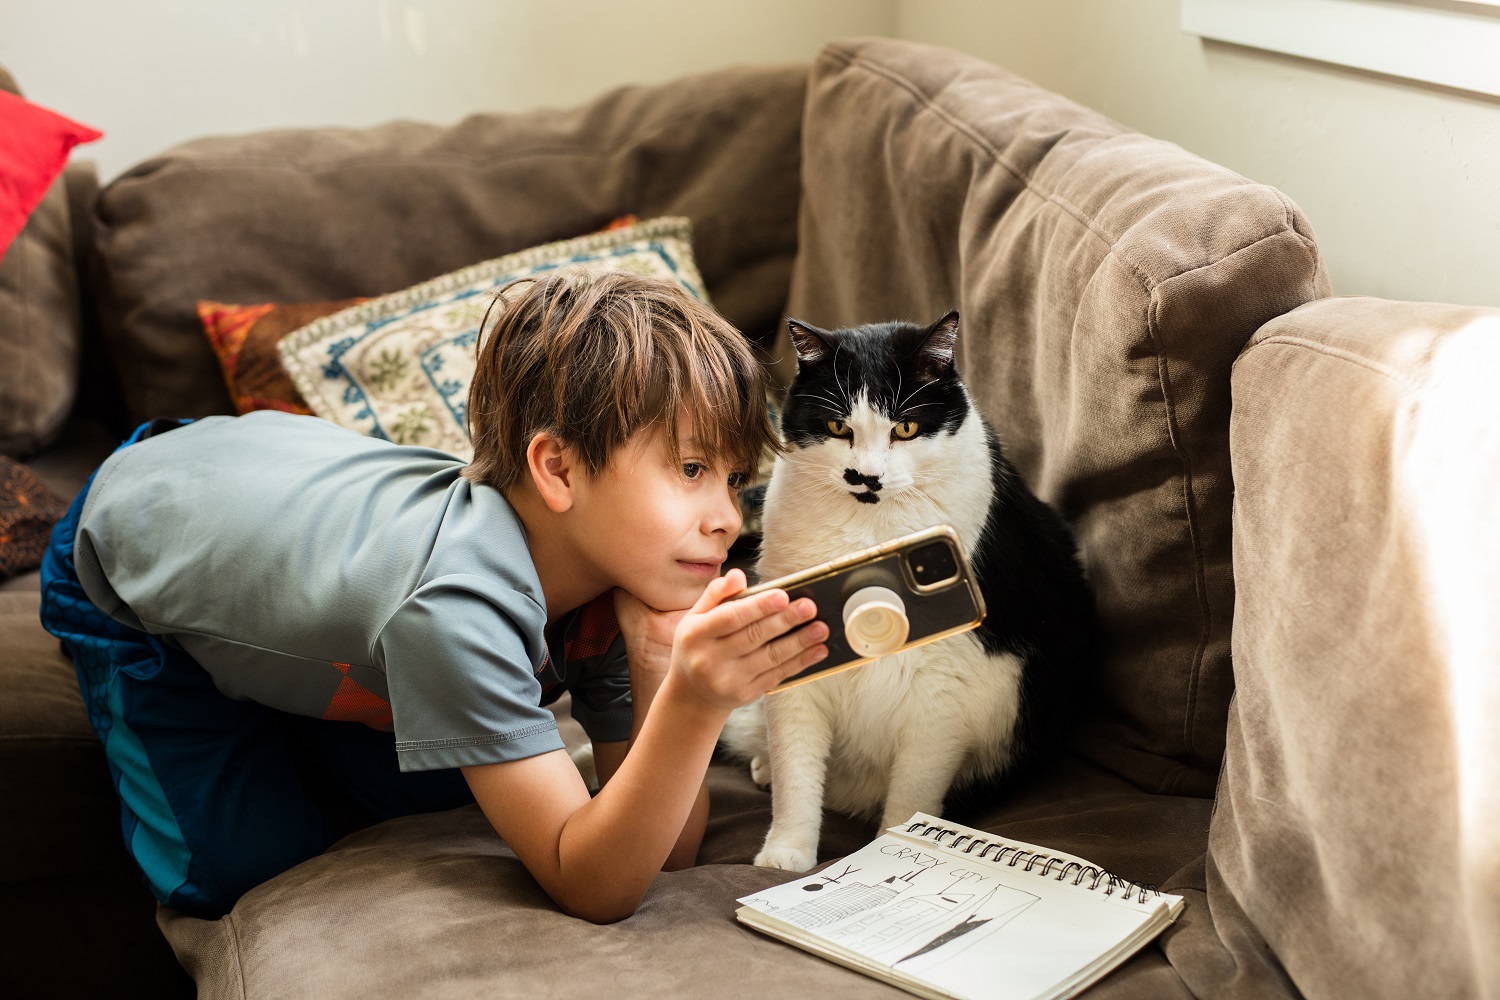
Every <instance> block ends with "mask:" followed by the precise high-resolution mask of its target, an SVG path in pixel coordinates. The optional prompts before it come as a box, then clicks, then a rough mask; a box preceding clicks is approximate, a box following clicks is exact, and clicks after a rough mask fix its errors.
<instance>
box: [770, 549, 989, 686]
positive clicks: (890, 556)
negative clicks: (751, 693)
mask: <svg viewBox="0 0 1500 1000" xmlns="http://www.w3.org/2000/svg"><path fill="white" fill-rule="evenodd" d="M938 550H943V551H938ZM924 554H925V555H924ZM945 554H946V558H947V559H949V560H951V567H950V564H948V563H944V564H943V565H942V567H941V568H940V570H939V572H938V577H939V579H938V580H937V582H936V583H930V584H925V585H924V584H921V583H918V580H919V579H924V578H932V571H931V569H930V568H929V567H928V565H926V564H928V563H931V562H933V561H934V560H933V559H932V558H931V557H932V556H934V555H936V556H937V561H941V560H942V559H943V558H945ZM950 572H951V575H949V574H950ZM771 587H780V588H782V589H784V590H785V591H786V592H787V595H788V596H789V597H790V598H791V599H792V600H794V601H795V600H798V599H799V598H803V597H807V598H810V599H811V600H812V601H813V603H814V604H816V605H817V608H818V614H817V618H816V620H817V621H821V622H824V623H826V624H827V625H828V633H829V634H828V639H827V641H826V643H825V645H826V646H827V647H828V656H827V657H826V658H825V659H823V660H822V661H821V662H819V663H817V664H815V665H814V666H812V667H809V668H808V669H807V670H804V671H802V672H801V673H799V674H795V675H793V676H792V677H789V678H788V679H787V680H785V681H783V682H782V683H781V684H779V685H777V687H776V688H775V690H776V691H781V690H785V689H786V688H788V687H793V686H795V685H798V684H802V683H805V682H807V681H810V680H816V679H818V678H820V677H825V676H827V675H828V674H830V673H836V672H838V671H841V670H847V669H850V668H852V667H857V666H860V665H862V664H865V663H869V662H871V661H872V660H873V659H876V658H877V657H873V656H866V655H861V654H860V653H859V652H856V651H855V649H854V648H853V647H852V646H851V644H850V637H849V635H848V634H847V633H846V631H845V626H844V609H845V606H846V605H847V604H848V603H849V601H850V598H851V597H854V596H855V595H856V594H860V595H861V596H863V595H864V594H867V593H868V592H869V588H875V587H878V588H883V589H884V590H886V591H890V592H892V593H894V594H895V595H896V596H897V597H899V599H900V603H901V604H902V605H904V611H905V618H906V621H907V625H908V631H907V635H906V639H905V641H904V642H903V643H902V644H901V645H900V646H898V647H897V648H895V649H892V650H891V651H890V652H900V651H902V650H906V649H911V648H913V647H915V646H920V645H923V644H925V643H928V642H933V641H936V640H937V639H942V638H945V637H947V636H949V635H955V634H957V633H959V632H964V631H967V630H969V629H971V628H974V627H976V626H977V625H979V624H980V622H982V621H983V620H984V613H985V609H984V599H983V597H981V596H980V594H979V590H978V587H977V586H976V584H975V581H974V577H973V572H972V570H971V569H970V567H969V563H968V559H967V557H966V556H965V554H964V551H963V547H962V546H961V545H960V544H958V538H957V533H956V532H955V531H953V529H952V528H948V527H947V526H940V527H939V528H929V529H925V530H924V531H921V532H917V533H916V534H913V535H909V536H906V537H905V538H900V539H897V540H895V541H893V542H888V543H886V544H885V545H882V546H878V547H876V548H875V549H871V550H868V551H867V552H865V553H859V554H856V555H854V556H851V557H849V558H847V559H842V560H839V561H838V562H836V563H832V564H829V565H827V566H823V567H816V568H814V569H810V570H806V571H804V572H801V573H796V574H793V575H792V576H789V577H783V578H781V579H780V580H772V581H767V582H766V583H764V584H761V585H759V586H757V587H755V588H754V591H761V590H764V589H768V588H771ZM803 627H805V626H803ZM885 655H889V654H885Z"/></svg>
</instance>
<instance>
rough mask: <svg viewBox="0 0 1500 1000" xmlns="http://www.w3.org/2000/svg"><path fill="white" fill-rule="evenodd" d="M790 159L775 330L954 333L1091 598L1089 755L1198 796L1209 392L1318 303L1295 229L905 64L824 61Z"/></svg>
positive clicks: (1143, 139)
mask: <svg viewBox="0 0 1500 1000" xmlns="http://www.w3.org/2000/svg"><path fill="white" fill-rule="evenodd" d="M803 135H804V137H805V138H804V143H803V162H802V197H803V203H802V213H801V221H800V230H799V246H798V253H797V263H796V268H795V271H794V273H793V278H792V293H791V299H790V302H789V303H788V312H789V314H790V315H791V316H794V317H797V318H800V319H804V320H808V321H810V322H812V323H815V324H818V325H821V326H845V325H850V324H854V323H860V322H866V321H874V320H885V319H892V318H909V319H915V320H925V321H929V322H930V321H932V320H935V319H937V318H938V316H940V315H941V314H942V313H943V312H944V311H945V310H947V309H949V308H953V307H958V308H959V309H961V310H962V321H961V329H960V333H959V357H960V363H961V366H962V372H963V374H964V376H965V377H966V379H967V381H968V383H969V385H970V387H971V389H972V390H973V393H974V395H975V397H976V399H977V402H978V404H979V405H980V407H981V408H982V410H983V411H984V412H985V413H986V414H987V416H988V417H989V419H990V420H991V421H992V422H993V423H994V425H995V427H996V430H997V431H998V433H999V436H1000V438H1001V440H1002V442H1003V443H1004V444H1005V446H1006V449H1007V451H1008V453H1009V455H1010V456H1011V458H1012V459H1013V460H1014V461H1015V463H1016V464H1017V466H1018V468H1019V469H1020V471H1021V473H1022V475H1023V476H1024V477H1025V479H1026V480H1027V481H1028V482H1029V483H1030V484H1031V486H1032V488H1033V489H1035V490H1036V491H1037V492H1038V493H1039V494H1040V495H1041V496H1042V497H1043V498H1044V499H1046V500H1048V501H1049V502H1051V503H1053V504H1055V505H1057V506H1058V507H1059V508H1060V509H1061V510H1062V511H1063V512H1064V514H1066V516H1067V517H1068V518H1069V519H1070V520H1071V521H1072V522H1073V524H1074V526H1075V528H1076V530H1077V533H1078V537H1079V542H1080V545H1081V547H1082V550H1083V554H1084V558H1085V562H1086V565H1087V569H1088V572H1089V574H1090V577H1091V579H1092V582H1093V585H1094V588H1095V590H1096V592H1097V594H1098V599H1099V605H1100V612H1101V615H1102V619H1103V625H1104V628H1105V632H1106V641H1107V647H1108V648H1107V652H1106V655H1105V659H1104V663H1103V678H1102V685H1103V692H1104V694H1105V699H1104V700H1105V703H1106V711H1107V713H1108V721H1107V722H1104V723H1103V724H1101V725H1099V726H1094V727H1090V729H1089V730H1088V731H1087V732H1086V733H1085V735H1084V740H1085V743H1086V746H1087V752H1088V753H1089V754H1090V755H1091V756H1093V757H1095V758H1096V759H1098V760H1100V761H1101V762H1103V763H1105V764H1106V765H1107V766H1109V767H1111V768H1113V769H1115V770H1117V771H1119V772H1120V773H1122V774H1124V775H1125V776H1126V777H1128V778H1130V779H1131V780H1133V781H1135V782H1137V783H1138V784H1140V785H1141V786H1142V787H1145V788H1148V789H1151V790H1155V791H1161V792H1184V793H1193V794H1204V795H1211V794H1212V793H1213V783H1214V779H1215V775H1216V773H1217V770H1218V766H1219V761H1220V759H1221V757H1222V755H1223V747H1224V730H1225V718H1226V712H1227V708H1228V701H1229V697H1230V693H1231V690H1232V679H1231V674H1230V664H1229V626H1230V613H1231V609H1232V607H1233V599H1234V592H1233V581H1232V578H1231V572H1230V500H1231V493H1232V484H1231V482H1230V474H1229V439H1228V420H1229V370H1230V365H1231V363H1232V362H1233V361H1234V358H1235V356H1236V355H1237V354H1238V353H1239V351H1240V348H1241V346H1242V345H1243V344H1244V343H1245V342H1246V340H1247V339H1248V338H1249V337H1250V335H1251V334H1252V333H1254V332H1255V330H1256V329H1257V328H1258V327H1259V326H1260V325H1261V324H1263V323H1265V322H1266V321H1267V320H1270V319H1272V318H1273V317H1275V316H1277V315H1279V314H1281V313H1283V312H1286V311H1287V310H1289V309H1291V308H1293V307H1295V306H1297V305H1299V304H1301V303H1303V302H1305V301H1307V300H1309V299H1313V298H1317V297H1320V296H1323V295H1327V294H1329V291H1330V289H1329V286H1328V281H1327V277H1326V274H1325V272H1324V269H1323V267H1322V263H1321V261H1320V259H1319V256H1318V250H1317V247H1316V245H1315V244H1314V242H1313V237H1312V232H1311V230H1310V228H1309V227H1308V225H1307V221H1306V220H1305V219H1304V218H1303V216H1302V214H1301V212H1300V211H1298V209H1297V207H1296V206H1295V205H1293V204H1292V203H1291V202H1290V201H1289V200H1288V199H1287V198H1286V197H1285V196H1284V195H1282V194H1281V193H1279V192H1278V191H1276V190H1274V189H1272V188H1270V187H1267V186H1265V185H1262V184H1256V183H1253V182H1251V181H1248V180H1246V179H1244V178H1243V177H1239V176H1237V175H1235V174H1234V173H1232V172H1230V171H1228V170H1225V169H1223V168H1221V167H1218V166H1215V165H1214V164H1212V163H1208V162H1206V161H1204V160H1202V159H1200V158H1198V157H1196V156H1193V155H1192V154H1190V153H1188V152H1186V151H1184V150H1183V149H1181V148H1179V147H1177V146H1174V145H1172V144H1170V143H1166V142H1161V141H1158V140H1155V139H1151V138H1149V137H1147V136H1144V135H1140V134H1138V133H1135V132H1132V131H1131V130H1129V129H1127V128H1125V127H1124V126H1122V125H1120V124H1118V123H1116V122H1114V121H1111V120H1109V119H1107V118H1105V117H1103V116H1102V115H1099V114H1096V113H1094V112H1092V111H1089V110H1087V109H1085V108H1083V107H1080V106H1078V105H1076V104H1074V103H1072V102H1070V101H1067V100H1065V99H1063V98H1061V97H1059V96H1057V95H1055V94H1051V93H1048V92H1047V91H1044V90H1042V89H1040V88H1038V87H1036V86H1035V85H1033V84H1031V83H1028V82H1027V81H1025V80H1023V79H1020V78H1019V77H1016V76H1014V75H1012V74H1010V73H1008V72H1006V71H1004V70H1001V69H999V68H996V67H994V66H992V65H989V64H987V63H984V62H981V61H979V60H977V59H973V58H970V57H967V56H963V55H960V54H958V53H955V52H951V51H947V50H943V49H936V48H931V47H928V46H922V45H916V44H912V43H907V42H899V41H892V40H889V39H860V40H852V41H843V42H837V43H834V44H832V45H830V46H829V47H827V48H826V49H825V50H824V51H823V52H822V54H821V55H820V56H819V58H818V60H817V62H816V64H815V66H814V67H813V70H812V74H811V77H810V79H809V82H808V96H807V109H806V115H805V118H804V121H803ZM1087 696H1088V693H1086V692H1080V703H1081V704H1082V703H1083V702H1084V701H1085V700H1086V699H1087Z"/></svg>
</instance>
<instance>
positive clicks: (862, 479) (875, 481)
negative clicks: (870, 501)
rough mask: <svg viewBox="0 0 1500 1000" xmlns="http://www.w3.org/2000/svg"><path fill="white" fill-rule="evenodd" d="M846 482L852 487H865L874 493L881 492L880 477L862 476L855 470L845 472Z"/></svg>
mask: <svg viewBox="0 0 1500 1000" xmlns="http://www.w3.org/2000/svg"><path fill="white" fill-rule="evenodd" d="M844 482H846V483H848V484H849V485H850V486H865V487H868V488H869V489H870V490H872V491H873V492H876V493H879V492H880V477H879V476H862V475H860V474H859V473H858V472H857V471H855V470H854V469H845V470H844Z"/></svg>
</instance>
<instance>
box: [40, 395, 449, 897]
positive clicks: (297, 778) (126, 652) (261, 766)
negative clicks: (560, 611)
mask: <svg viewBox="0 0 1500 1000" xmlns="http://www.w3.org/2000/svg"><path fill="white" fill-rule="evenodd" d="M183 423H186V421H175V420H156V421H152V422H150V423H148V424H142V425H141V426H140V427H138V428H137V429H136V431H135V433H133V434H132V435H131V436H130V437H129V438H128V439H127V440H126V441H125V443H124V444H122V445H121V446H120V447H122V448H124V447H128V446H130V445H132V444H135V443H136V442H137V441H140V440H142V439H143V438H147V437H151V436H153V435H155V434H159V433H164V432H167V431H170V430H172V429H174V428H176V427H179V426H181V425H182V424H183ZM92 484H93V478H92V477H90V479H89V482H88V483H86V484H85V485H84V487H83V489H82V490H81V491H80V492H79V494H78V496H77V497H76V498H75V499H74V501H73V504H72V506H71V507H70V508H69V510H68V513H67V514H66V515H65V516H64V517H63V519H62V520H61V521H60V522H58V524H57V527H56V528H54V529H53V532H52V542H51V545H50V547H49V549H48V551H47V553H46V555H45V557H44V559H43V562H42V570H41V577H42V600H41V617H42V625H43V627H45V628H46V629H47V631H49V632H51V633H52V634H53V635H55V636H57V637H58V638H59V639H61V640H62V643H63V646H64V648H65V649H66V650H67V651H68V654H69V655H70V656H71V657H72V659H73V665H74V668H75V669H76V670H77V672H78V685H79V688H80V689H81V690H82V692H83V700H84V704H85V705H86V706H87V708H88V714H89V722H90V723H91V724H92V725H93V727H94V731H95V732H96V733H98V735H99V739H100V740H102V741H103V743H104V755H105V758H106V759H107V761H108V762H109V772H110V777H111V779H112V780H113V782H114V787H115V790H116V792H118V794H119V797H120V821H121V831H122V832H123V834H124V836H125V845H126V848H127V849H128V850H129V852H130V854H131V856H132V857H134V858H135V860H136V862H137V863H138V864H139V865H140V867H141V871H142V872H143V873H144V875H145V878H146V882H147V884H148V885H149V886H150V888H151V891H152V893H153V894H154V895H155V896H156V898H157V899H159V900H161V901H162V902H163V903H166V904H167V905H169V906H171V907H173V908H174V909H178V910H181V911H182V912H184V913H189V914H192V915H194V916H202V917H209V918H214V917H219V916H222V915H223V914H224V913H226V912H228V911H229V909H230V907H232V906H233V905H234V903H235V901H236V900H237V899H239V897H240V896H241V895H243V894H244V893H245V892H246V891H248V890H249V889H251V888H253V887H255V886H256V885H259V884H260V883H261V882H264V881H265V880H267V879H269V878H271V877H272V876H275V875H278V874H280V873H281V872H284V871H286V870H287V869H289V868H291V867H293V866H294V865H297V864H299V863H301V862H302V861H305V860H307V859H308V858H311V857H314V856H315V855H317V854H319V853H321V852H322V851H323V850H324V848H326V847H327V846H328V845H329V844H331V843H332V842H333V841H334V840H336V839H338V837H340V836H343V835H344V834H345V833H348V832H350V831H351V830H354V829H357V828H359V827H360V826H364V825H368V824H370V823H373V822H378V821H380V820H383V819H388V818H391V817H394V816H405V815H410V814H412V813H419V812H433V811H436V810H440V809H452V808H455V807H457V806H460V805H465V804H468V803H471V802H473V801H474V799H473V795H472V794H471V793H470V792H469V789H468V785H467V783H466V782H465V781H464V780H463V776H462V774H461V773H460V772H459V771H456V770H448V771H421V772H410V773H402V772H401V771H400V769H399V768H398V766H397V763H396V746H395V738H394V736H393V735H392V734H391V733H383V732H379V731H377V730H374V729H370V728H369V727H367V726H364V725H362V724H360V723H357V722H333V721H326V720H323V719H313V718H304V717H302V716H297V715H289V714H286V713H284V712H278V711H276V710H274V709H271V708H267V707H265V706H264V705H258V704H256V703H254V702H249V701H239V700H236V699H233V698H229V697H226V696H225V695H223V694H221V693H220V692H219V690H218V689H217V688H216V687H214V685H213V682H212V680H210V678H209V676H208V674H207V672H205V671H204V670H203V668H202V667H200V666H199V665H198V664H197V662H196V661H194V660H193V659H192V658H191V657H189V656H188V655H187V654H186V653H184V652H182V650H180V649H178V648H177V647H176V646H174V645H172V644H171V643H170V642H169V641H164V640H163V639H162V638H161V637H159V636H155V635H151V634H148V633H146V632H141V631H138V630H136V629H133V628H130V627H128V626H125V625H122V624H121V623H119V622H117V621H115V620H114V619H113V618H110V617H109V616H108V615H106V614H104V613H103V612H102V611H100V610H99V609H98V608H97V607H95V606H94V604H93V603H92V602H91V601H90V600H89V598H88V595H87V594H85V593H84V591H83V587H82V586H81V585H80V584H79V582H78V573H77V571H76V569H75V567H74V563H73V541H74V537H75V535H76V534H77V531H78V520H79V517H80V515H81V514H82V512H83V505H84V502H85V501H86V500H87V498H88V492H89V488H90V486H92Z"/></svg>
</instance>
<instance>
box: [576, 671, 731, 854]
mask: <svg viewBox="0 0 1500 1000" xmlns="http://www.w3.org/2000/svg"><path fill="white" fill-rule="evenodd" d="M635 662H636V661H634V660H632V668H631V697H632V700H633V702H634V706H635V718H634V720H633V721H632V723H631V732H630V740H629V741H628V742H627V741H625V740H620V741H618V742H613V743H595V744H594V772H595V774H596V775H597V776H598V778H599V787H600V788H603V787H604V786H605V784H607V783H608V782H609V779H610V778H612V777H614V774H615V772H616V771H618V770H619V769H620V765H621V764H622V763H623V762H624V761H625V755H626V753H627V752H629V750H630V747H631V745H632V744H633V743H634V742H635V740H636V737H638V736H639V735H640V732H641V724H642V722H643V721H644V720H645V718H646V713H647V711H649V709H650V708H651V702H652V700H653V698H655V696H656V689H657V688H658V687H660V686H661V682H662V680H663V679H664V675H663V674H652V673H645V676H641V674H642V673H644V672H643V671H640V670H639V669H638V668H637V667H636V666H635V665H634V664H635ZM708 807H709V799H708V780H707V778H705V779H704V781H703V782H702V783H701V785H700V786H699V788H698V799H697V801H696V802H694V803H693V810H692V812H691V813H689V814H688V821H687V824H686V825H685V826H684V827H683V828H682V834H681V836H679V837H678V838H677V844H676V846H674V847H673V848H672V853H671V854H670V855H669V856H668V857H667V860H666V863H665V864H664V865H662V870H663V871H669V872H670V871H680V870H681V869H683V868H691V867H692V866H693V865H694V864H695V863H696V862H697V860H698V847H699V845H701V844H702V843H703V831H704V829H705V828H706V827H707V826H708Z"/></svg>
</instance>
